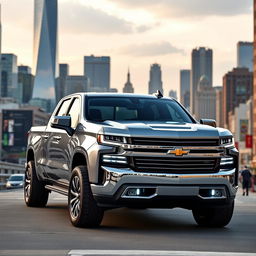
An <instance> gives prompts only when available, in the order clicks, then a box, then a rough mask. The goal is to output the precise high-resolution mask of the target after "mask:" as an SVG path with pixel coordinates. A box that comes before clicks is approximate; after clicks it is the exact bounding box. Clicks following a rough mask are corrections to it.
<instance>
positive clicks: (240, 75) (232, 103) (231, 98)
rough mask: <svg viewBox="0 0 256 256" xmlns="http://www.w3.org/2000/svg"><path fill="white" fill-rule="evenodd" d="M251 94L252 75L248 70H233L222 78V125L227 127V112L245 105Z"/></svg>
mask: <svg viewBox="0 0 256 256" xmlns="http://www.w3.org/2000/svg"><path fill="white" fill-rule="evenodd" d="M252 92H253V74H252V72H249V69H248V68H234V69H233V70H232V71H230V72H228V73H227V74H226V75H225V76H224V77H223V112H224V115H223V124H224V126H225V127H226V128H228V127H229V124H228V123H229V120H228V118H229V112H233V111H234V109H235V107H238V105H239V104H240V103H246V101H247V100H248V99H249V98H250V97H251V95H252Z"/></svg>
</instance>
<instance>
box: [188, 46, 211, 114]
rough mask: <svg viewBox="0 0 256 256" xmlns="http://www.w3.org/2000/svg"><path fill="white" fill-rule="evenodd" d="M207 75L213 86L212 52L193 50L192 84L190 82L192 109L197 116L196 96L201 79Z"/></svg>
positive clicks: (203, 48)
mask: <svg viewBox="0 0 256 256" xmlns="http://www.w3.org/2000/svg"><path fill="white" fill-rule="evenodd" d="M203 75H206V77H207V78H208V81H209V85H210V86H212V50H211V49H208V48H205V47H199V48H196V49H193V50H192V66H191V82H190V108H191V112H192V114H195V94H196V91H197V87H198V83H199V80H200V78H201V77H202V76H203Z"/></svg>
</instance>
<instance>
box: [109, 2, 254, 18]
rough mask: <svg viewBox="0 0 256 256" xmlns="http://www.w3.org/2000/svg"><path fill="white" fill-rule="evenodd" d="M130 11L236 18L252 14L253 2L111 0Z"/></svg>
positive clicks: (172, 15) (179, 15) (159, 14)
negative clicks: (240, 15) (236, 16)
mask: <svg viewBox="0 0 256 256" xmlns="http://www.w3.org/2000/svg"><path fill="white" fill-rule="evenodd" d="M109 1H111V2H112V3H115V4H116V5H119V6H121V7H124V8H130V9H144V10H148V11H150V12H152V13H154V14H155V15H157V16H164V17H170V18H172V17H180V18H186V17H193V16H234V15H239V14H249V13H251V12H252V1H251V0H109Z"/></svg>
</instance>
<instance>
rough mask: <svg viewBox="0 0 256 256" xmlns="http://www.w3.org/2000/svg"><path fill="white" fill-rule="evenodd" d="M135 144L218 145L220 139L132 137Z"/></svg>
mask: <svg viewBox="0 0 256 256" xmlns="http://www.w3.org/2000/svg"><path fill="white" fill-rule="evenodd" d="M131 141H132V144H134V145H151V146H153V145H154V146H163V145H164V146H218V145H219V140H218V139H166V138H164V139H163V138H148V139H147V138H135V137H134V138H131Z"/></svg>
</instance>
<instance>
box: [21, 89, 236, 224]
mask: <svg viewBox="0 0 256 256" xmlns="http://www.w3.org/2000/svg"><path fill="white" fill-rule="evenodd" d="M25 173H26V183H25V186H24V196H25V202H26V204H27V206H30V207H42V206H45V205H46V204H47V200H48V194H49V192H50V191H55V192H58V193H61V194H64V195H66V196H67V197H68V209H69V216H70V220H71V222H72V224H73V225H74V226H77V227H95V226H98V225H100V223H101V221H102V218H103V214H104V210H106V209H112V208H115V207H132V208H152V207H154V208H174V207H181V208H185V209H189V210H192V213H193V216H194V219H195V221H196V222H197V223H198V224H199V225H201V226H211V227H222V226H225V225H227V224H228V223H229V222H230V220H231V218H232V215H233V209H234V199H235V195H236V191H237V184H238V179H237V175H238V151H237V149H236V148H235V146H234V139H233V136H232V134H231V132H230V131H228V130H226V129H223V128H216V123H215V121H214V120H210V119H202V120H200V122H198V121H197V120H195V119H194V118H193V117H192V116H191V115H190V114H189V113H188V111H187V110H186V109H185V108H184V107H183V106H182V105H180V104H179V103H178V102H177V101H176V100H174V99H172V98H165V97H163V96H162V95H161V93H157V94H156V95H138V94H107V93H105V94H104V93H101V94H97V93H77V94H72V95H69V96H66V97H64V98H63V99H62V100H61V101H60V102H59V104H58V105H57V107H56V109H55V110H54V112H53V114H52V116H51V118H50V120H49V123H48V124H47V126H37V127H32V128H31V130H30V131H29V136H28V147H27V166H26V172H25Z"/></svg>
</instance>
